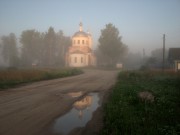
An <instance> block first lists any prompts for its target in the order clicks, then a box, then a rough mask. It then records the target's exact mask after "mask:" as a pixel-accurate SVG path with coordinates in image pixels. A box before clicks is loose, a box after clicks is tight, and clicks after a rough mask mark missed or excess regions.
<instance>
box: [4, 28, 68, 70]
mask: <svg viewBox="0 0 180 135" xmlns="http://www.w3.org/2000/svg"><path fill="white" fill-rule="evenodd" d="M18 44H20V45H18ZM70 45H71V39H70V37H67V36H65V35H64V34H63V31H59V32H57V33H56V32H55V31H54V28H53V27H50V28H49V29H48V31H47V32H39V31H37V30H35V29H32V30H25V31H23V32H22V33H21V36H20V38H19V43H18V42H17V38H16V35H15V34H13V33H11V34H9V35H7V36H2V37H1V57H2V58H3V60H4V61H5V62H6V63H8V66H9V67H31V66H38V67H53V66H64V65H65V52H66V51H67V49H68V47H69V46H70Z"/></svg>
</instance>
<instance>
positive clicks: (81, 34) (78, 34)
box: [73, 31, 88, 37]
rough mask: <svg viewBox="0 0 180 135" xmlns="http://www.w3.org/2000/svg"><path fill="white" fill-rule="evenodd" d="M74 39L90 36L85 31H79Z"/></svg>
mask: <svg viewBox="0 0 180 135" xmlns="http://www.w3.org/2000/svg"><path fill="white" fill-rule="evenodd" d="M73 37H88V34H87V33H86V32H84V31H78V32H76V33H75V34H74V36H73Z"/></svg>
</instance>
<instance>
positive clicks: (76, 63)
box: [69, 54, 86, 67]
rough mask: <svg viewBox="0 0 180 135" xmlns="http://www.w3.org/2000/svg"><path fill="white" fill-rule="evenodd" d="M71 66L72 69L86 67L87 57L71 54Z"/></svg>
mask: <svg viewBox="0 0 180 135" xmlns="http://www.w3.org/2000/svg"><path fill="white" fill-rule="evenodd" d="M69 66H70V67H84V66H86V63H85V55H84V54H71V55H70V61H69Z"/></svg>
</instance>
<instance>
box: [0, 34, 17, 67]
mask: <svg viewBox="0 0 180 135" xmlns="http://www.w3.org/2000/svg"><path fill="white" fill-rule="evenodd" d="M1 39H2V47H3V48H2V55H3V58H4V61H6V62H8V63H9V66H11V67H16V66H18V50H17V41H16V36H15V34H14V33H10V34H9V35H8V36H3V37H2V38H1Z"/></svg>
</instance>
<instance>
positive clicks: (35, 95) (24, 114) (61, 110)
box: [0, 70, 117, 135]
mask: <svg viewBox="0 0 180 135" xmlns="http://www.w3.org/2000/svg"><path fill="white" fill-rule="evenodd" d="M116 75H117V71H105V70H104V71H101V70H85V73H84V74H81V75H78V76H73V77H67V78H62V79H54V80H49V81H41V82H35V83H32V84H28V85H26V86H20V87H17V88H13V89H8V90H5V91H0V135H45V134H46V135H51V134H53V133H52V132H51V130H50V128H49V127H50V126H51V124H52V123H53V121H54V120H55V119H56V118H57V117H59V116H61V115H63V114H65V113H66V112H67V111H69V110H70V109H71V108H72V104H73V103H74V102H75V101H76V100H78V99H79V97H77V98H75V97H71V96H69V95H68V93H69V92H80V91H81V92H82V93H83V94H82V96H83V95H86V94H87V93H89V92H94V91H96V92H99V93H100V96H101V99H102V100H101V101H103V97H104V95H106V94H107V93H108V90H109V89H110V88H111V87H112V86H113V84H114V83H115V81H116ZM101 112H102V108H98V109H97V111H96V112H95V113H94V117H93V118H92V120H91V121H90V122H89V123H88V124H87V126H86V127H85V128H83V129H82V128H81V129H75V130H74V132H72V133H71V134H76V135H77V134H78V135H80V134H83V135H86V134H87V135H88V134H96V133H98V130H99V129H100V128H101V127H102V114H101ZM97 125H99V126H97Z"/></svg>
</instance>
